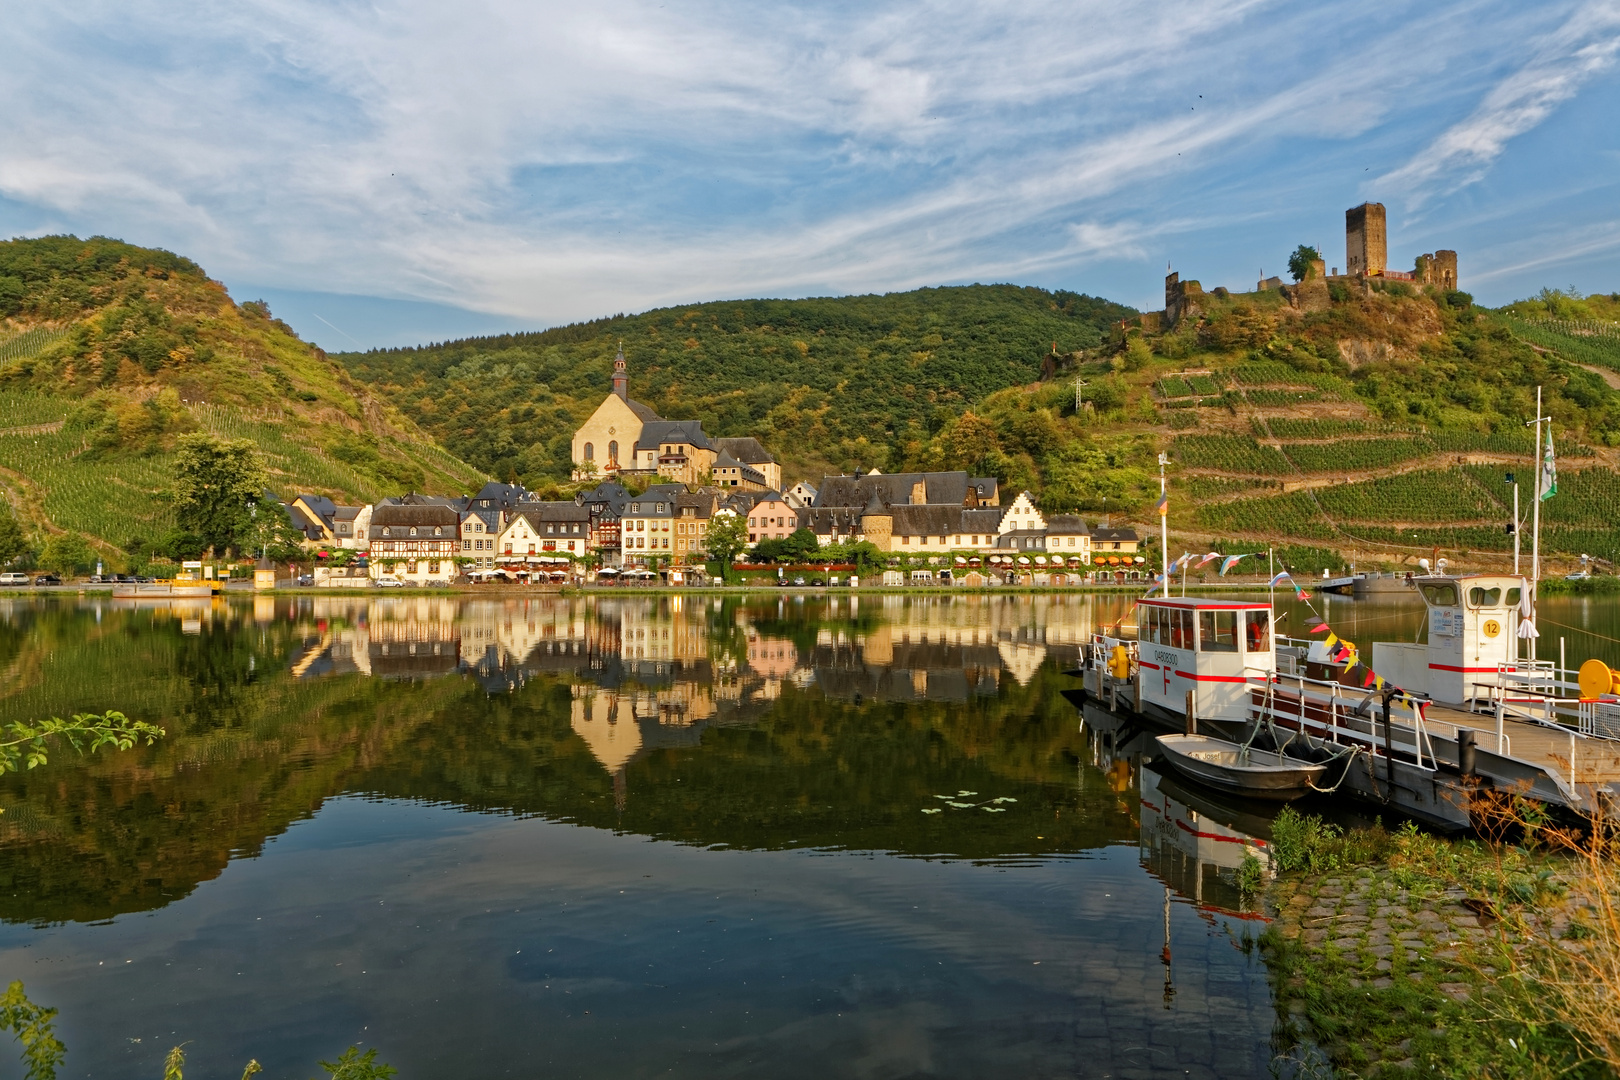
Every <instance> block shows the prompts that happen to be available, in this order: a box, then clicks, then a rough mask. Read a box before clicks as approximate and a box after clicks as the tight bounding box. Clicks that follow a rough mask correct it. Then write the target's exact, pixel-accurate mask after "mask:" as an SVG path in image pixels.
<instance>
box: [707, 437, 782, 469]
mask: <svg viewBox="0 0 1620 1080" xmlns="http://www.w3.org/2000/svg"><path fill="white" fill-rule="evenodd" d="M714 445H715V449H717V450H719V451H720V452H721V453H723V454H730V455H731V456H732V457H734V458H736V459H737V460H738V461H740V462H742V463H743V464H745V465H772V464H775V462H776V458H774V457H772V456H771V452H770V451H769V450H767V449H765V447H764V446H763V445H761V443H760V441H759V440H758V439H756V438H753V437H752V436H743V437H742V438H736V439H715V440H714Z"/></svg>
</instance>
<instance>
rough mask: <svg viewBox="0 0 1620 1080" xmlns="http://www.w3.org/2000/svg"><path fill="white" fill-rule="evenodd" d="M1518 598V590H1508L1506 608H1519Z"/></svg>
mask: <svg viewBox="0 0 1620 1080" xmlns="http://www.w3.org/2000/svg"><path fill="white" fill-rule="evenodd" d="M1519 596H1520V592H1519V590H1518V589H1509V590H1508V597H1507V606H1508V607H1518V606H1519Z"/></svg>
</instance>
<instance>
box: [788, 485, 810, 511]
mask: <svg viewBox="0 0 1620 1080" xmlns="http://www.w3.org/2000/svg"><path fill="white" fill-rule="evenodd" d="M782 501H783V502H785V503H787V504H788V505H789V506H791V507H793V508H794V509H795V510H803V509H805V508H806V507H810V506H814V505H815V504H816V489H815V488H814V487H813V486H811V484H810V483H809V482H808V481H806V480H800V481H799V482H798V483H797V484H794V485H793V486H792V487H790V488H788V489H787V490H786V491H784V492H782Z"/></svg>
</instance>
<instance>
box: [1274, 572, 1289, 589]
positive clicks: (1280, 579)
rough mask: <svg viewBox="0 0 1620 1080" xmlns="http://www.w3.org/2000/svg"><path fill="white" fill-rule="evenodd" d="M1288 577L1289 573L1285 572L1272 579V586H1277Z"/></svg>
mask: <svg viewBox="0 0 1620 1080" xmlns="http://www.w3.org/2000/svg"><path fill="white" fill-rule="evenodd" d="M1286 577H1288V571H1286V570H1284V571H1283V572H1282V573H1280V574H1278V575H1277V576H1276V577H1274V578H1272V579H1271V584H1272V585H1276V584H1278V583H1279V582H1281V581H1282V580H1283V579H1284V578H1286Z"/></svg>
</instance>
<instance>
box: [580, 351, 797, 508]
mask: <svg viewBox="0 0 1620 1080" xmlns="http://www.w3.org/2000/svg"><path fill="white" fill-rule="evenodd" d="M573 451H574V472H573V476H574V479H575V480H590V479H594V478H597V477H601V476H613V475H615V474H620V473H640V474H643V475H646V476H649V477H650V476H662V477H665V478H666V479H669V480H673V481H675V482H676V483H679V484H701V483H711V484H715V485H717V486H720V487H733V488H737V489H739V490H742V491H780V490H781V487H782V466H781V465H780V464H779V463H778V462H777V460H776V458H775V457H773V456H772V455H771V452H770V451H769V450H766V449H765V447H763V446H762V445H760V442H759V440H758V439H754V438H747V437H744V438H736V439H717V438H711V437H710V436H708V435H707V434H705V433H704V431H703V424H702V422H701V421H698V420H665V419H663V418H662V417H661V416H659V415H658V414H657V413H656V412H654V411H653V410H652V409H650V408H648V407H647V406H646V405H643V404H642V403H641V402H639V401H636V400H634V399H632V398H631V397H630V374H629V370H628V368H627V366H626V364H625V359H624V346H623V344H621V345H620V346H619V352H618V355H616V356H615V357H614V358H613V390H612V392H611V393H610V394H608V396H607V397H605V398H603V399H602V404H600V405H598V406H597V407H596V411H595V412H593V413H591V416H590V419H589V420H586V421H585V423H583V424H581V425H580V427H579V430H578V431H576V432H574V447H573Z"/></svg>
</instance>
